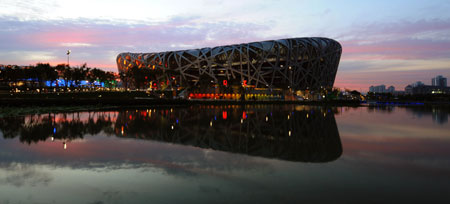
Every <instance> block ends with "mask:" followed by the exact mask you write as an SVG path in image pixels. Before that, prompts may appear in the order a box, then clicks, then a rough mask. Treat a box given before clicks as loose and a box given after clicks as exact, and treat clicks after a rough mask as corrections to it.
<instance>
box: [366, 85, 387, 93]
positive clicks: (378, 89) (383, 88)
mask: <svg viewBox="0 0 450 204" xmlns="http://www.w3.org/2000/svg"><path fill="white" fill-rule="evenodd" d="M369 91H370V92H373V93H385V92H386V85H384V84H382V85H379V86H370V87H369Z"/></svg>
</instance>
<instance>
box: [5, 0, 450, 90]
mask: <svg viewBox="0 0 450 204" xmlns="http://www.w3.org/2000/svg"><path fill="white" fill-rule="evenodd" d="M0 5H2V6H1V7H0V27H1V28H2V29H0V64H19V65H28V64H35V63H37V62H50V63H52V64H58V63H64V62H66V60H67V59H66V55H65V52H66V50H67V49H71V50H72V54H71V65H81V64H82V63H85V62H86V63H87V64H88V66H92V67H100V68H103V69H106V70H113V71H115V70H116V65H115V57H116V56H117V54H118V53H120V52H128V51H129V52H154V51H167V50H178V49H189V48H200V47H207V46H217V45H226V44H234V43H244V42H251V41H258V40H268V39H280V38H287V37H313V36H318V37H329V38H333V39H336V40H337V41H339V42H340V43H341V44H342V45H343V56H342V59H341V64H340V67H339V70H338V75H337V78H336V84H335V85H336V86H338V87H341V88H350V89H356V90H362V91H365V90H367V89H368V87H369V86H370V85H377V84H386V85H394V86H395V87H396V88H397V89H400V90H401V89H403V88H404V87H405V86H406V85H407V84H409V83H413V82H415V81H418V80H421V81H423V82H425V84H430V83H431V78H432V77H434V76H435V75H437V74H441V75H444V76H446V77H450V12H448V11H450V1H448V0H447V1H400V0H397V1H395V0H393V1H374V2H369V1H352V0H346V1H301V0H299V1H283V0H270V1H256V0H249V1H247V0H239V1H234V0H228V1H221V0H212V1H206V0H197V1H196V0H191V1H143V0H141V1H139V0H128V1H103V0H101V1H89V0H78V1H61V0H53V1H35V0H26V1H17V0H0Z"/></svg>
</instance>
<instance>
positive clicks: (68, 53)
mask: <svg viewBox="0 0 450 204" xmlns="http://www.w3.org/2000/svg"><path fill="white" fill-rule="evenodd" d="M70 52H72V51H70V50H67V66H69V55H70Z"/></svg>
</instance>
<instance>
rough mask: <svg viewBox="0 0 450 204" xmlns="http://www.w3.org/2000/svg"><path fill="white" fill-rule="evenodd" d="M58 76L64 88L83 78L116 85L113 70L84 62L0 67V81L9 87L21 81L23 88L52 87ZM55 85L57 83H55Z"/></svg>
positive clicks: (111, 85) (107, 85) (79, 82)
mask: <svg viewBox="0 0 450 204" xmlns="http://www.w3.org/2000/svg"><path fill="white" fill-rule="evenodd" d="M137 74H139V73H137ZM59 78H62V79H64V80H65V87H66V88H67V87H69V86H70V87H73V86H80V85H81V81H84V80H87V81H89V82H90V83H91V84H93V82H98V83H103V84H104V85H105V86H106V87H109V88H113V87H115V86H116V85H117V82H116V75H115V74H114V73H113V72H106V71H103V70H101V69H98V68H89V67H87V64H86V63H85V64H83V65H82V66H81V67H69V66H68V65H66V64H58V65H57V66H55V67H52V66H50V64H49V63H37V64H36V66H26V67H19V66H15V65H12V66H11V65H8V66H5V67H2V69H1V72H0V80H1V81H0V83H1V84H4V85H8V86H10V88H15V87H16V86H17V83H18V82H23V84H24V85H22V87H25V88H32V89H35V88H45V87H49V88H53V85H54V84H55V82H56V81H57V80H58V79H59ZM56 84H57V83H56ZM57 86H59V85H58V84H57ZM91 87H92V86H91Z"/></svg>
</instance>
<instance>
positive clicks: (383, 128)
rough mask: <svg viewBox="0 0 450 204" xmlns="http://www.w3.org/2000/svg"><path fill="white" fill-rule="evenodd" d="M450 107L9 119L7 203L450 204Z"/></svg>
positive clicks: (202, 109)
mask: <svg viewBox="0 0 450 204" xmlns="http://www.w3.org/2000/svg"><path fill="white" fill-rule="evenodd" d="M449 114H450V111H449V109H448V108H426V107H421V106H417V107H416V106H412V107H394V106H378V107H368V106H366V107H320V106H304V105H251V106H239V105H226V106H212V105H197V106H186V107H148V108H144V109H143V108H140V109H120V110H109V111H91V112H88V111H86V112H68V113H45V114H31V115H22V116H3V117H0V203H89V204H90V203H92V204H94V203H96V204H100V203H299V202H304V203H324V202H327V203H393V202H395V201H401V203H450V125H449V123H448V117H449Z"/></svg>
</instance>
